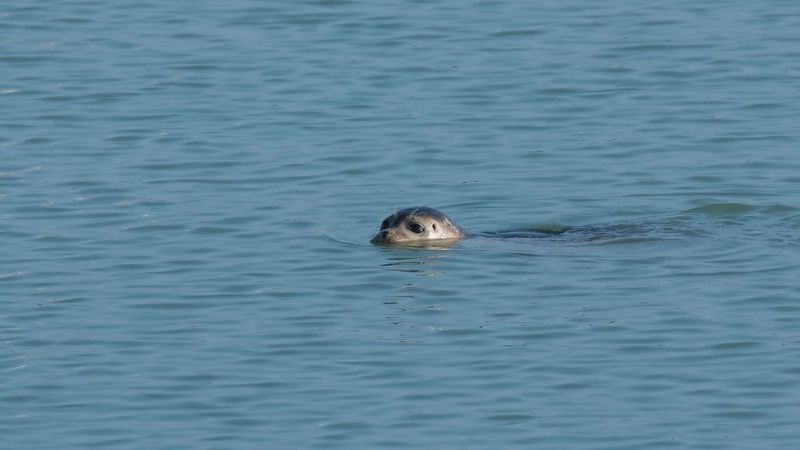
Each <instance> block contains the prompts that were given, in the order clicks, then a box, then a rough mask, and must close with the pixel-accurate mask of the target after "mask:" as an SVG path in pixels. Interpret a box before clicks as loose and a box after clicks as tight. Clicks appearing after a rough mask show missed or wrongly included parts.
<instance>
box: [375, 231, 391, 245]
mask: <svg viewBox="0 0 800 450" xmlns="http://www.w3.org/2000/svg"><path fill="white" fill-rule="evenodd" d="M387 236H389V231H388V230H381V231H378V234H376V235H375V237H374V238H372V241H371V242H373V243H374V242H381V241H385V240H386V237H387Z"/></svg>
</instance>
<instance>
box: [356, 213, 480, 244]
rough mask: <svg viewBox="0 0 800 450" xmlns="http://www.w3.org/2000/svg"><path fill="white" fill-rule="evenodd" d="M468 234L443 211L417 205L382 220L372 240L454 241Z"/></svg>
mask: <svg viewBox="0 0 800 450" xmlns="http://www.w3.org/2000/svg"><path fill="white" fill-rule="evenodd" d="M466 238H467V233H466V232H465V231H464V230H463V229H461V227H459V226H458V225H456V223H455V222H453V220H451V219H450V218H449V217H447V216H446V215H445V214H444V213H443V212H441V211H439V210H437V209H433V208H428V207H426V206H417V207H413V208H405V209H401V210H399V211H397V212H395V213H394V214H392V215H390V216H389V217H387V218H385V219H384V220H383V222H381V228H380V230H379V231H378V234H376V235H375V237H373V238H372V240H371V241H370V242H372V243H373V244H384V245H393V244H399V245H415V244H424V243H429V242H430V241H434V242H436V243H447V242H454V241H457V240H459V239H466Z"/></svg>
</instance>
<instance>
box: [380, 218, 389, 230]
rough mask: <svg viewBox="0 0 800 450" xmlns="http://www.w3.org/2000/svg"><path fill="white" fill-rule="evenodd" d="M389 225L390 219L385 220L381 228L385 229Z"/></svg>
mask: <svg viewBox="0 0 800 450" xmlns="http://www.w3.org/2000/svg"><path fill="white" fill-rule="evenodd" d="M388 226H389V221H388V220H384V221H383V222H381V230H383V229H384V228H387V227H388Z"/></svg>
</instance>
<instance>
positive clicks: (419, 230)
mask: <svg viewBox="0 0 800 450" xmlns="http://www.w3.org/2000/svg"><path fill="white" fill-rule="evenodd" d="M408 229H409V230H411V231H413V232H414V233H417V234H422V233H424V232H425V227H423V226H422V224H419V223H412V224H411V225H409V226H408Z"/></svg>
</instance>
